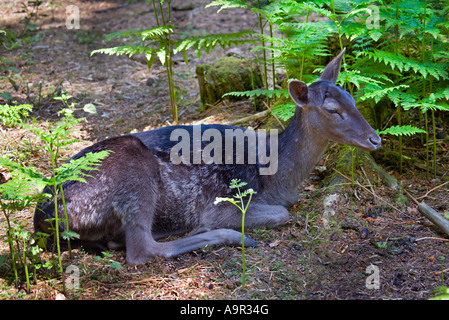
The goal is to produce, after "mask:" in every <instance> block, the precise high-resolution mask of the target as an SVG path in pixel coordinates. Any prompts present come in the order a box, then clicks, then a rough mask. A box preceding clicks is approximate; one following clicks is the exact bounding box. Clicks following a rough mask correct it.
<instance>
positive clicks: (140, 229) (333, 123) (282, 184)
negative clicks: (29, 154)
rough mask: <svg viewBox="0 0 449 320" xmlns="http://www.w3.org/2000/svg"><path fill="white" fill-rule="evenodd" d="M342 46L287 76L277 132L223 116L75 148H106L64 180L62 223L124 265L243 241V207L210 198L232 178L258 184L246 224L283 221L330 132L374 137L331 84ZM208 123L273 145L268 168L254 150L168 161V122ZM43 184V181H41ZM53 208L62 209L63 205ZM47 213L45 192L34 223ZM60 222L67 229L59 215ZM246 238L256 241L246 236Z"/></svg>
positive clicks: (360, 144)
mask: <svg viewBox="0 0 449 320" xmlns="http://www.w3.org/2000/svg"><path fill="white" fill-rule="evenodd" d="M344 52H345V50H343V51H342V52H340V53H339V54H338V55H337V56H336V57H335V58H333V59H332V60H331V61H330V62H329V63H328V64H327V66H326V67H325V69H324V71H323V72H322V74H321V76H320V77H319V79H318V80H316V81H315V82H313V83H311V84H310V85H307V84H305V83H304V82H302V81H299V80H291V81H290V82H289V84H288V92H289V96H290V97H291V99H292V100H293V101H294V102H295V104H296V109H295V114H294V116H293V118H292V119H291V121H290V122H289V124H288V126H287V127H286V128H285V130H283V131H282V132H280V133H279V134H278V136H277V140H275V139H271V138H273V134H271V133H266V134H262V133H256V132H255V131H254V130H249V129H245V128H239V127H234V126H228V125H222V124H210V125H202V126H201V128H199V127H197V126H195V125H176V126H166V127H161V128H157V129H153V130H149V131H144V132H139V133H134V134H129V135H122V136H118V137H114V138H109V139H106V140H103V141H100V142H98V143H95V144H93V145H91V146H89V147H87V148H85V149H84V150H82V151H80V152H79V153H78V154H76V155H75V156H74V157H73V159H78V158H80V157H83V156H85V155H86V154H87V153H89V152H99V151H102V150H110V151H112V152H111V153H110V155H109V156H108V157H107V158H106V159H104V160H103V161H102V163H101V165H99V167H98V168H99V170H98V171H92V172H91V171H89V174H90V175H91V177H88V178H86V182H85V183H82V182H79V181H67V182H65V183H64V184H63V186H62V187H63V190H64V195H65V202H66V208H67V215H68V220H69V228H70V230H72V231H74V232H76V233H78V235H79V237H80V238H79V241H81V242H82V243H84V244H86V245H88V244H90V245H93V246H94V247H95V246H97V247H98V248H104V249H106V250H118V249H125V250H126V263H128V264H132V265H137V264H144V263H146V262H148V261H150V260H151V259H152V258H153V257H155V256H161V257H165V258H170V257H175V256H178V255H181V254H184V253H187V252H191V251H194V250H198V249H201V248H203V247H205V246H213V245H231V246H241V245H242V233H241V232H239V231H237V230H239V228H241V223H242V221H241V219H242V216H241V212H240V211H238V209H237V208H236V207H235V206H234V205H232V204H231V203H226V202H222V203H220V204H218V205H215V204H214V200H215V199H216V197H223V196H230V195H232V193H233V190H231V189H230V188H229V185H230V182H231V180H232V179H240V180H241V181H244V182H246V183H247V184H248V187H249V188H252V189H253V190H254V191H256V192H257V193H256V194H255V195H254V196H253V198H252V202H251V204H250V205H249V207H248V210H247V212H246V216H245V227H246V228H247V229H254V228H260V227H273V228H275V227H281V226H283V225H285V224H287V223H288V221H289V211H288V209H289V208H290V207H291V206H292V205H293V204H294V203H296V202H297V201H298V193H299V187H300V185H301V183H302V182H303V181H304V180H305V179H306V178H307V177H308V175H309V174H310V172H311V171H312V170H313V168H314V166H315V165H316V163H317V162H318V160H319V159H320V157H321V156H322V154H323V153H324V151H325V150H326V148H327V146H328V143H329V141H333V142H336V143H339V144H343V145H350V146H354V147H357V148H359V149H361V150H365V151H373V150H375V149H377V148H379V147H380V146H381V144H382V142H381V139H380V137H379V135H378V134H377V133H376V131H375V130H374V129H373V128H372V127H371V126H370V124H369V123H368V122H367V121H366V119H365V118H364V117H363V116H362V115H361V113H360V112H359V111H358V110H357V108H356V105H355V100H354V98H353V97H352V96H351V95H350V94H349V92H347V91H346V90H344V89H343V88H342V87H340V86H338V85H336V81H337V78H338V75H339V73H340V67H341V61H342V57H343V55H344ZM210 129H213V130H214V132H215V133H218V134H222V140H221V142H223V143H224V142H225V141H224V140H225V138H223V136H225V134H224V133H225V132H226V130H228V131H229V130H237V129H239V130H242V132H244V133H246V134H247V136H246V138H247V139H249V137H252V136H255V137H256V138H257V141H260V142H263V143H264V145H265V147H266V148H267V150H268V151H267V152H270V153H273V154H275V153H276V154H277V166H276V167H275V170H272V171H273V172H271V173H270V174H261V172H260V169H261V168H262V167H266V166H267V164H266V162H265V164H263V163H262V162H261V161H260V159H261V158H260V159H258V160H256V161H255V162H254V161H253V162H252V163H249V162H248V161H247V160H245V159H244V161H243V163H242V161H240V163H232V161H227V162H226V163H215V162H213V161H200V162H198V163H192V162H189V161H188V160H192V158H194V157H195V153H194V151H195V149H194V148H193V149H190V153H189V154H188V155H184V156H185V157H184V158H183V159H184V160H185V161H178V162H177V163H174V162H175V161H172V159H173V157H171V156H170V154H171V150H172V149H174V147H175V146H176V143H177V142H178V143H179V137H178V140H176V139H172V136H173V133H174V132H175V131H176V130H178V131H183V132H186V133H187V134H194V131H195V130H197V131H198V130H199V131H200V132H201V133H206V131H207V130H210ZM250 131H251V132H250ZM217 139H218V138H217ZM206 140H207V139H206ZM210 140H212V139H210ZM245 141H246V140H245ZM206 142H207V141H206ZM216 142H217V143H218V142H220V139H218V140H217V141H216ZM233 142H234V143H235V139H234V141H233ZM195 143H197V145H198V143H200V150H203V151H204V150H205V148H206V147H207V143H205V142H204V141H200V142H198V141H196V140H195V139H193V138H191V139H190V144H191V145H194V144H195ZM211 143H212V142H211ZM275 143H277V145H276V148H275V146H274V144H275ZM231 145H232V144H231ZM192 150H193V151H192ZM178 151H179V150H178ZM181 151H182V150H181ZM215 151H217V150H215ZM251 152H252V151H251V150H250V149H249V148H248V147H245V149H244V156H250V153H251ZM256 152H259V151H257V150H256ZM186 153H187V152H186ZM216 153H217V154H218V152H216ZM172 154H173V153H172ZM175 154H176V152H175ZM178 154H179V153H178ZM237 156H238V155H236V152H235V151H233V153H231V156H230V159H231V160H234V161H236V159H237ZM227 160H229V159H227ZM43 192H47V193H50V192H51V190H50V189H49V188H46V189H44V191H43ZM58 196H60V195H58ZM58 203H59V204H61V201H58ZM58 210H61V212H63V211H62V210H63V208H62V204H61V207H60V208H58ZM58 212H59V211H58ZM54 216H55V212H54V202H53V201H52V200H51V199H49V200H46V201H44V202H42V203H40V204H38V205H37V207H36V210H35V215H34V228H35V230H36V231H41V232H51V230H52V227H54V226H52V223H53V222H52V218H54ZM60 216H61V215H60ZM59 227H60V229H61V230H65V223H60V226H59ZM172 235H174V236H177V237H175V240H170V241H159V240H161V239H163V238H166V237H168V236H172ZM183 235H184V236H183ZM244 244H245V246H248V247H254V246H257V245H258V243H257V241H255V240H253V239H252V238H250V237H248V236H246V235H245V238H244Z"/></svg>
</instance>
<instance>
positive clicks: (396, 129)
mask: <svg viewBox="0 0 449 320" xmlns="http://www.w3.org/2000/svg"><path fill="white" fill-rule="evenodd" d="M377 133H378V134H391V135H394V136H411V135H414V134H417V133H426V131H425V130H423V129H419V128H416V127H413V126H411V125H404V126H392V127H390V128H387V129H385V130H383V131H378V132H377Z"/></svg>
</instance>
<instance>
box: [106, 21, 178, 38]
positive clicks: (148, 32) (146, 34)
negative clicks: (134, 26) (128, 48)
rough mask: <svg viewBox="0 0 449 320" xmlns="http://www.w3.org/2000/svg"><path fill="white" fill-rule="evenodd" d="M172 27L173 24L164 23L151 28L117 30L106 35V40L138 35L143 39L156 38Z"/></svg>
mask: <svg viewBox="0 0 449 320" xmlns="http://www.w3.org/2000/svg"><path fill="white" fill-rule="evenodd" d="M173 28H174V26H172V25H166V26H160V27H155V28H151V29H142V30H126V31H117V32H113V33H110V34H108V35H107V36H106V41H109V40H111V39H114V38H135V37H139V38H141V39H142V40H143V41H145V40H150V39H156V38H158V37H161V36H163V35H164V34H169V33H172V32H173Z"/></svg>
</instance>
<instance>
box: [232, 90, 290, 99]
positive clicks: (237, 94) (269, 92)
mask: <svg viewBox="0 0 449 320" xmlns="http://www.w3.org/2000/svg"><path fill="white" fill-rule="evenodd" d="M266 95H268V97H269V98H273V97H277V98H281V97H285V98H288V96H289V94H288V90H286V89H278V90H265V89H257V90H250V91H233V92H228V93H225V94H224V95H223V97H225V96H234V97H248V98H251V97H254V96H266Z"/></svg>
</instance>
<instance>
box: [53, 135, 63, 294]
mask: <svg viewBox="0 0 449 320" xmlns="http://www.w3.org/2000/svg"><path fill="white" fill-rule="evenodd" d="M57 153H58V152H57V151H56V152H55V151H54V150H53V143H52V142H51V143H50V156H51V166H52V173H53V190H54V198H55V201H54V202H55V238H56V247H57V253H58V265H59V272H60V274H61V277H62V290H63V292H64V293H65V281H64V272H63V270H62V256H61V245H60V240H59V217H58V185H57V184H56V156H57Z"/></svg>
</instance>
